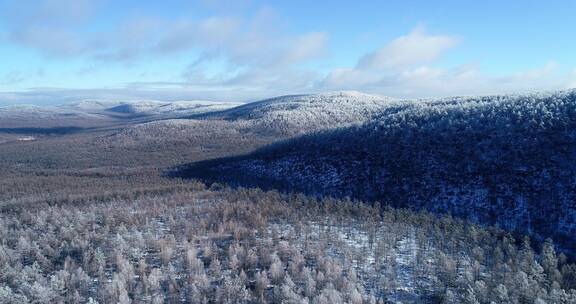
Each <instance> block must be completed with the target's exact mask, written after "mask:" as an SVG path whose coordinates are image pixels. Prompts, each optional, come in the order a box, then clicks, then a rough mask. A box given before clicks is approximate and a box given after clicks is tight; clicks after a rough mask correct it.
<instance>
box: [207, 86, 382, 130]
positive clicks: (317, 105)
mask: <svg viewBox="0 0 576 304" xmlns="http://www.w3.org/2000/svg"><path fill="white" fill-rule="evenodd" d="M392 102H393V99H392V98H389V97H381V96H375V95H368V94H363V93H359V92H334V93H324V94H313V95H291V96H281V97H276V98H271V99H266V100H262V101H258V102H253V103H248V104H245V105H243V106H239V107H236V108H232V109H229V110H226V111H222V112H213V113H210V114H208V115H205V116H204V117H203V118H207V119H223V120H227V121H233V122H242V123H244V124H246V123H248V124H250V125H252V126H253V129H254V130H256V131H258V132H260V133H266V134H270V133H273V134H278V135H288V136H291V135H297V134H304V133H307V132H310V131H316V130H322V129H327V128H333V127H340V126H345V125H348V124H352V123H358V122H365V121H367V120H369V119H370V118H371V117H372V116H373V115H374V114H375V113H377V112H378V111H380V110H381V109H383V108H385V107H388V106H389V105H390V104H391V103H392Z"/></svg>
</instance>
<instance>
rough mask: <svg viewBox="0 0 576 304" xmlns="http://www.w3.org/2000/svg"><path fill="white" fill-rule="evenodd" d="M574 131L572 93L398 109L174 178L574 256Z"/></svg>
mask: <svg viewBox="0 0 576 304" xmlns="http://www.w3.org/2000/svg"><path fill="white" fill-rule="evenodd" d="M575 127H576V91H565V92H555V93H546V94H534V95H524V96H488V97H458V98H448V99H442V100H437V101H405V102H401V103H398V104H396V105H393V106H389V107H387V108H385V109H384V110H381V111H380V112H379V114H378V117H377V118H375V119H373V120H372V121H370V122H368V123H365V124H363V125H361V126H352V127H349V128H344V129H335V130H331V131H326V132H323V133H319V134H312V135H308V136H304V137H300V138H297V139H293V140H289V141H286V142H283V143H279V144H276V145H273V146H270V147H267V148H264V149H261V150H260V151H258V152H256V153H254V154H252V155H249V156H246V157H242V158H232V159H225V160H219V161H212V162H205V163H200V164H196V165H194V166H192V167H190V168H188V169H187V170H186V173H184V174H185V175H192V176H200V177H204V178H207V179H209V180H213V181H227V182H232V183H235V184H241V185H249V186H253V185H258V186H267V187H278V188H281V189H284V190H290V191H292V190H294V191H304V192H306V193H312V194H320V195H333V196H339V197H343V196H351V197H354V198H359V199H363V200H368V201H380V202H383V203H385V204H388V205H393V206H400V207H410V208H414V209H427V210H430V211H434V212H439V213H451V214H454V215H456V216H459V217H463V218H467V219H471V220H473V221H476V222H480V223H484V224H496V225H499V226H501V227H503V228H506V229H508V230H516V231H520V232H524V233H529V234H532V235H534V236H536V237H537V238H540V239H542V238H544V237H548V236H551V237H554V239H555V241H557V242H559V243H560V244H562V245H563V246H564V247H566V248H570V249H572V250H574V249H576V239H575V238H574V235H576V204H575V203H574V202H575V201H576V132H575V131H574V129H575Z"/></svg>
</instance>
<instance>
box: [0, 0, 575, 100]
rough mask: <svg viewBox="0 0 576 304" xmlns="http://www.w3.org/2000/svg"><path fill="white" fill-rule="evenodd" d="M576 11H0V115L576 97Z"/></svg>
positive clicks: (183, 7) (200, 6) (208, 0)
mask: <svg viewBox="0 0 576 304" xmlns="http://www.w3.org/2000/svg"><path fill="white" fill-rule="evenodd" d="M574 11H576V1H573V0H565V1H554V0H552V1H530V0H527V1H492V0H487V1H321V0H318V1H301V0H292V1H257V0H236V1H223V0H198V1H184V0H182V1H179V0H165V1H135V0H126V1H112V0H26V1H22V0H0V58H1V61H0V63H1V64H0V105H6V104H17V103H35V104H54V103H65V102H71V101H75V100H80V99H126V100H128V99H130V100H134V99H158V100H185V99H209V100H224V101H225V100H230V101H239V100H240V101H249V100H255V99H259V98H263V97H270V96H274V95H282V94H296V93H312V92H322V91H334V90H359V91H364V92H368V93H374V94H381V95H388V96H394V97H410V98H412V97H437V96H447V95H471V94H495V93H507V92H525V91H536V90H555V89H566V88H572V87H576V56H574V54H576V31H575V29H576V18H574V17H573V13H574Z"/></svg>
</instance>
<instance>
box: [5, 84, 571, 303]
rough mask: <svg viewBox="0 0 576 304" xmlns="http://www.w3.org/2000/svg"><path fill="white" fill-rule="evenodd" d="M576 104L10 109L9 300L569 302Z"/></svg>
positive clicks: (535, 100) (560, 99) (484, 100)
mask: <svg viewBox="0 0 576 304" xmlns="http://www.w3.org/2000/svg"><path fill="white" fill-rule="evenodd" d="M574 102H576V100H575V99H574V92H570V91H569V92H558V93H551V94H543V95H542V94H540V95H527V96H500V97H494V96H492V97H479V98H470V99H441V100H426V101H415V100H394V99H389V98H381V97H375V96H370V95H365V94H359V93H333V94H319V95H298V96H289V97H281V98H276V99H269V100H264V101H262V102H258V103H253V104H246V105H240V106H228V107H226V106H217V107H215V108H214V109H206V108H204V107H202V108H198V106H197V105H194V106H193V107H192V108H193V110H191V111H184V110H182V109H180V110H179V111H180V112H177V113H176V114H174V113H175V112H173V111H171V112H153V111H152V110H149V109H147V112H144V113H143V112H138V111H140V110H139V109H137V108H134V107H130V106H129V105H124V106H119V105H114V106H113V107H108V108H106V107H104V108H98V109H97V110H95V109H94V107H93V106H91V108H90V109H91V112H90V113H91V114H90V115H87V114H85V113H84V112H83V111H84V110H78V108H79V107H78V106H76V107H75V108H74V110H70V112H66V115H62V116H58V115H59V114H58V113H61V112H62V111H63V110H62V109H50V111H48V110H43V109H41V108H39V109H35V110H34V115H32V114H30V113H24V112H22V109H18V108H14V109H4V110H3V111H0V117H2V116H1V115H6V117H8V116H9V117H16V116H14V115H16V114H15V113H18V115H21V116H19V117H20V119H18V120H17V121H9V120H2V124H1V125H0V159H1V161H0V189H1V190H0V303H310V304H315V303H327V304H328V303H354V304H360V303H482V304H484V303H486V304H489V303H576V264H574V262H575V260H574V252H573V248H572V247H570V244H573V242H574V236H573V234H570V231H573V226H570V225H571V224H574V222H572V221H571V220H570V216H573V213H570V212H573V211H574V210H569V208H570V206H571V208H573V207H574V203H573V201H572V200H571V199H572V196H570V195H571V194H572V192H571V191H572V188H571V185H572V184H571V183H570V179H571V174H570V172H571V171H570V170H572V166H571V161H573V160H574V158H573V155H572V153H571V152H572V150H573V149H574V148H575V147H576V145H574V142H573V132H571V129H572V126H573V124H574V113H573V109H574ZM83 107H84V108H85V107H88V106H87V104H86V103H85V104H83ZM163 107H164V106H163ZM6 113H8V114H6ZM94 113H97V115H96V114H94ZM55 115H56V116H57V118H58V119H54V120H51V119H48V118H47V117H55ZM38 117H41V118H40V119H39V118H38ZM56 121H57V122H58V124H57V125H56V124H55V122H56ZM16 123H17V124H18V125H17V124H16ZM55 128H56V129H55ZM55 130H56V131H55ZM512 138H514V139H515V141H512ZM490 151H492V152H490ZM457 152H458V153H457ZM490 153H495V154H497V155H492V154H490ZM346 155H347V156H348V157H349V159H346ZM456 156H460V158H456ZM559 162H562V164H561V165H557V163H559ZM194 170H196V171H194ZM366 170H368V171H366ZM505 173H506V174H505ZM439 179H442V180H443V181H444V182H443V183H440V182H437V183H434V182H432V181H434V180H439ZM490 183H492V184H490ZM498 185H499V186H498ZM472 186H475V188H474V187H472ZM530 186H531V187H534V189H537V190H538V192H534V191H531V190H530V189H531V188H525V187H530ZM338 189H340V190H341V191H337V190H338ZM475 191H476V192H475ZM439 193H440V194H439ZM471 193H476V194H478V195H477V196H475V197H471ZM545 193H549V196H548V197H547V196H546V195H544V194H545ZM411 194H412V195H411ZM522 194H523V195H524V196H522ZM537 194H538V195H537ZM488 198H489V199H488ZM557 198H561V199H562V200H556V199H557ZM519 202H521V203H522V204H520V203H519ZM491 203H494V204H500V205H498V206H500V207H499V208H500V209H498V208H496V207H494V205H489V204H491ZM554 203H558V205H554ZM459 204H461V205H459ZM538 204H541V205H538ZM562 204H564V205H562ZM434 206H435V208H433V207H434ZM470 206H473V207H474V208H470ZM542 206H546V208H548V209H544V210H548V211H550V212H552V211H554V212H557V213H548V214H547V215H549V216H548V217H547V218H539V217H536V216H535V212H534V211H533V210H534V208H536V209H542V208H543V207H542ZM562 206H568V207H567V209H566V210H562V209H561V208H564V207H562ZM463 209H467V210H468V212H467V213H465V212H463ZM498 210H500V211H501V212H502V213H503V214H502V215H498V214H494V212H497V211H498ZM483 212H484V213H483ZM571 214H572V215H571ZM489 215H491V216H492V217H490V216H489ZM494 218H495V219H497V220H491V219H494ZM521 218H524V219H527V218H528V219H532V221H531V222H530V223H531V225H532V226H530V227H526V226H522V225H523V224H522V222H521V221H519V222H512V221H511V220H512V219H514V220H518V219H521ZM559 219H562V221H560V220H559ZM506 221H508V222H507V223H508V224H509V225H506V224H505V223H506ZM518 223H519V224H518ZM520 226H522V227H524V228H527V229H518V228H519V227H520ZM570 229H572V230H570Z"/></svg>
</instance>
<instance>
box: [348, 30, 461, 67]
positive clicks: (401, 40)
mask: <svg viewBox="0 0 576 304" xmlns="http://www.w3.org/2000/svg"><path fill="white" fill-rule="evenodd" d="M459 40H460V39H459V38H457V37H454V36H448V35H430V34H428V33H426V29H425V28H424V27H423V26H418V27H416V28H415V29H414V30H412V31H411V32H410V33H409V34H408V35H405V36H401V37H398V38H396V39H394V40H393V41H392V42H390V43H389V44H387V45H385V46H384V47H382V48H380V49H378V50H376V51H374V52H371V53H369V54H366V55H364V56H363V57H362V58H360V60H359V61H358V65H357V67H356V68H358V69H370V70H387V69H397V68H404V67H409V66H412V65H415V64H423V63H428V62H432V61H434V60H436V59H438V58H439V57H440V56H441V55H442V54H444V53H445V52H446V51H448V50H449V49H451V48H453V47H454V46H456V45H457V44H458V43H459Z"/></svg>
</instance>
